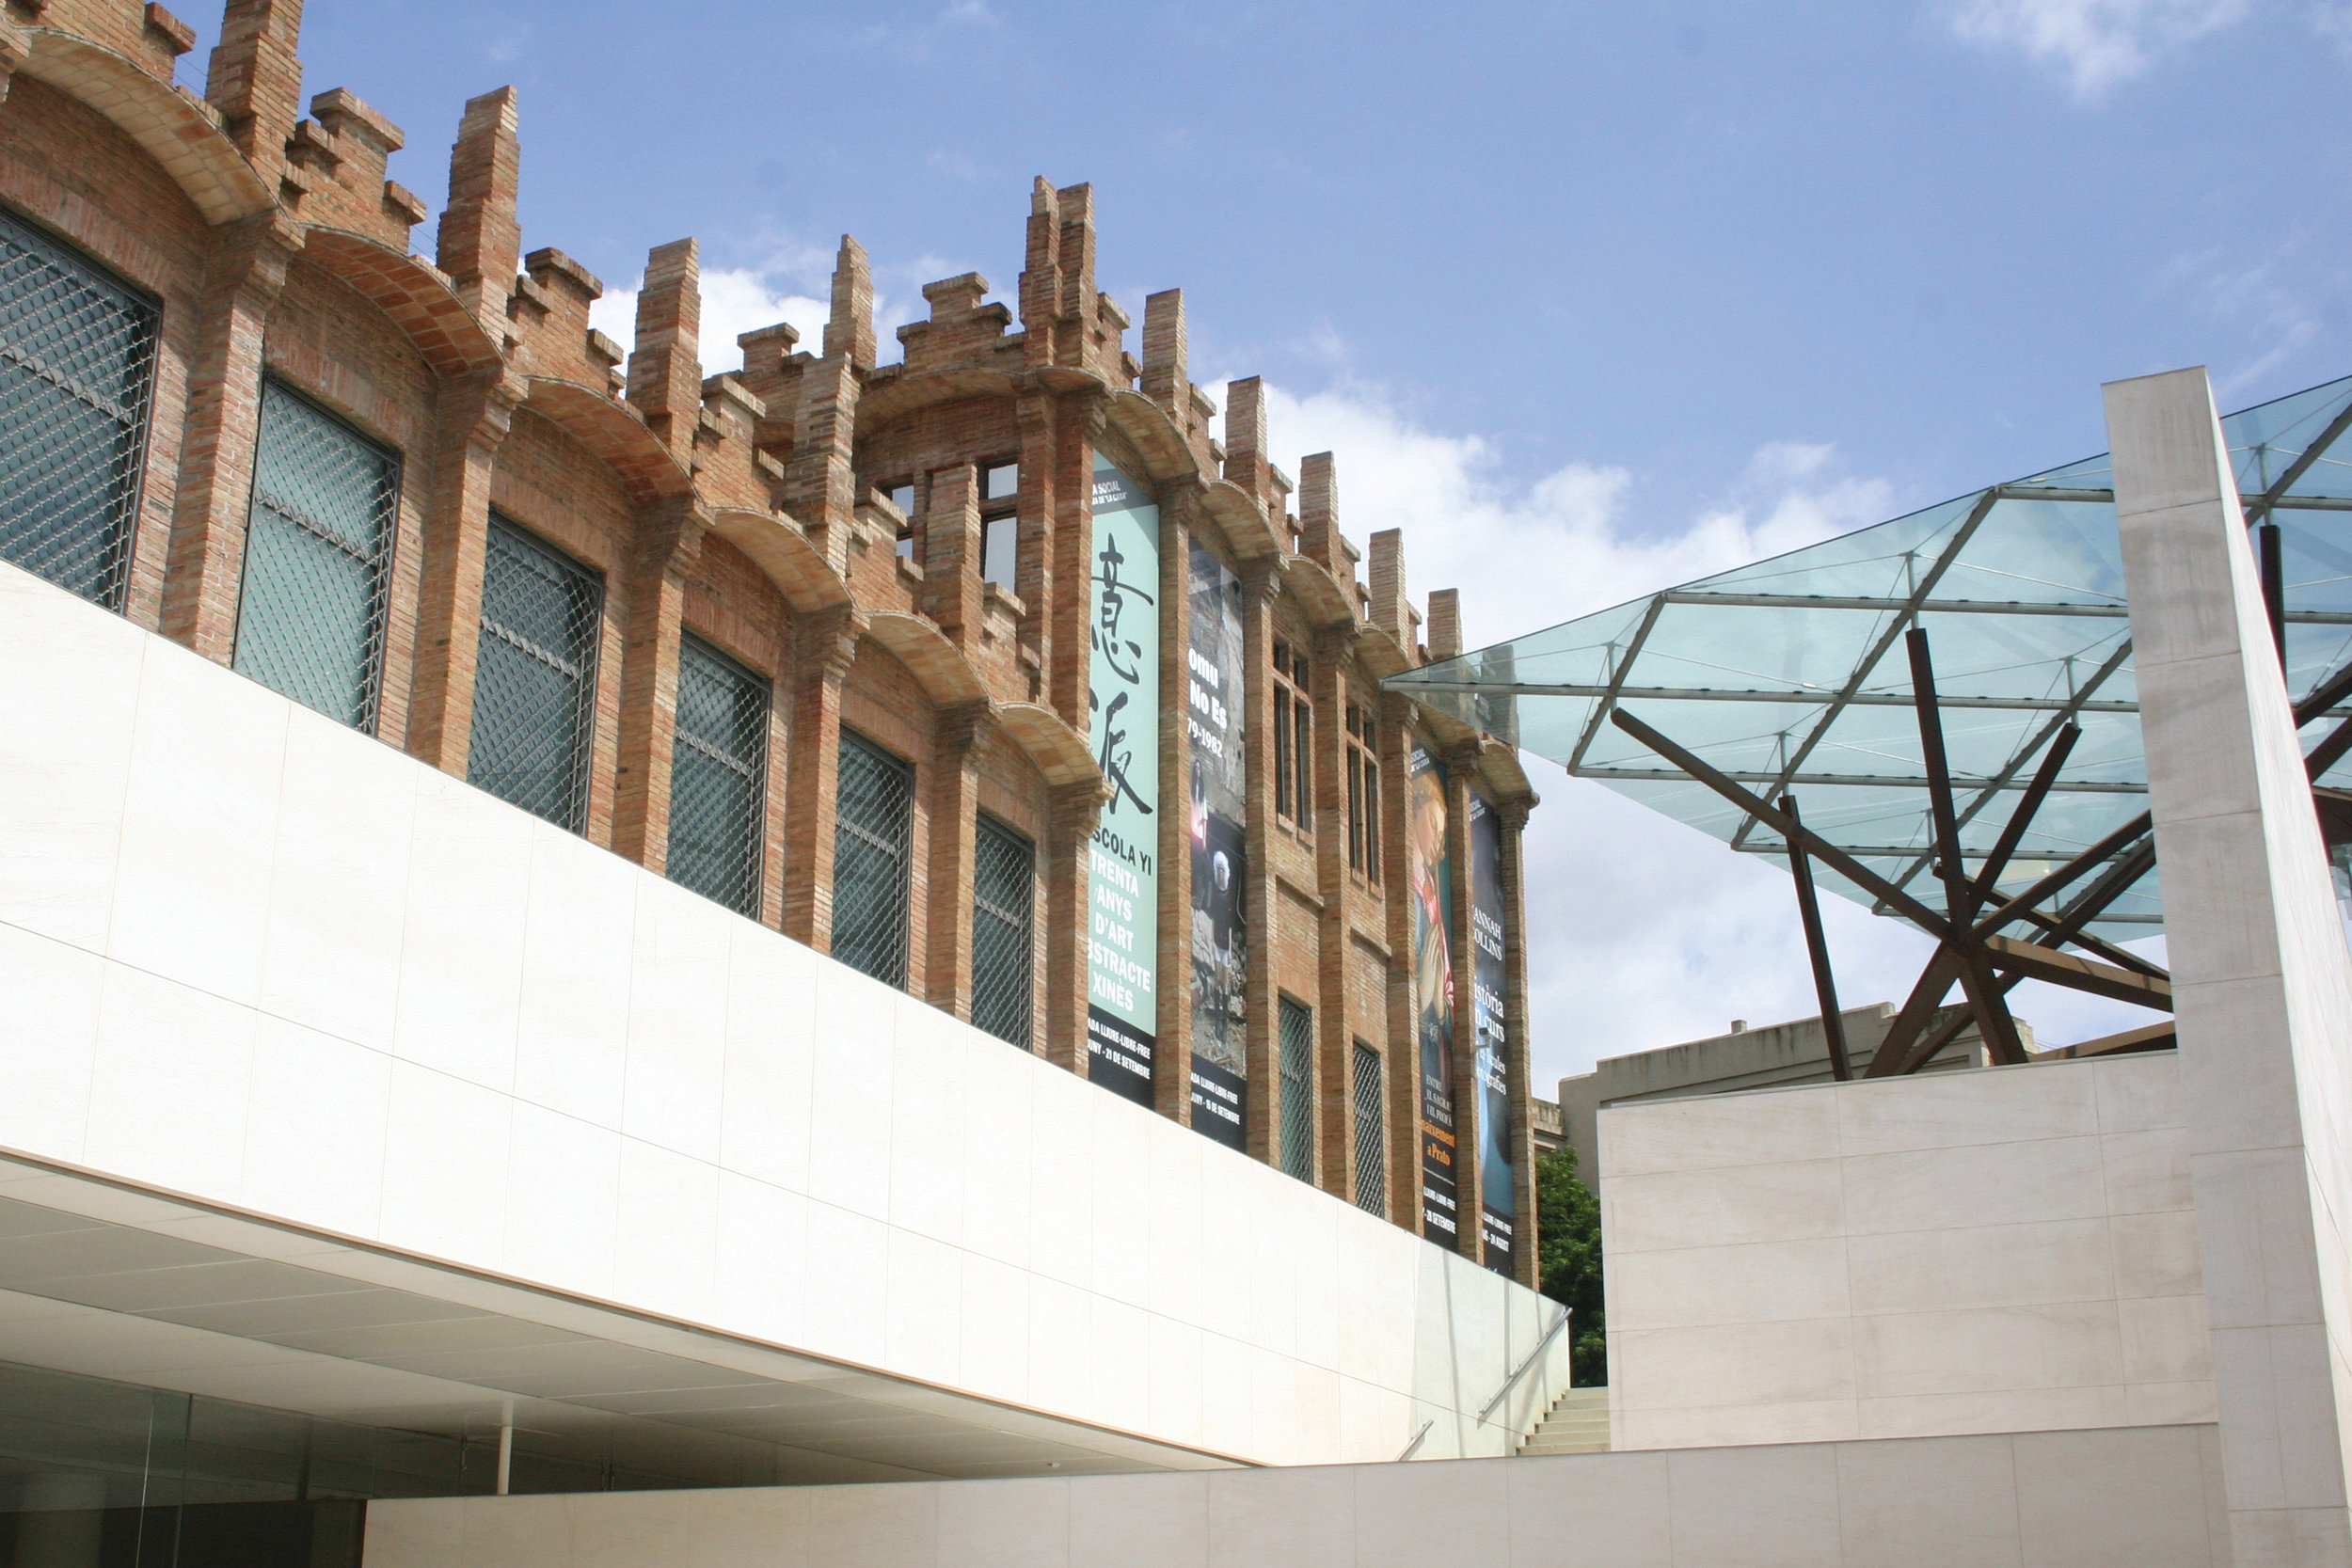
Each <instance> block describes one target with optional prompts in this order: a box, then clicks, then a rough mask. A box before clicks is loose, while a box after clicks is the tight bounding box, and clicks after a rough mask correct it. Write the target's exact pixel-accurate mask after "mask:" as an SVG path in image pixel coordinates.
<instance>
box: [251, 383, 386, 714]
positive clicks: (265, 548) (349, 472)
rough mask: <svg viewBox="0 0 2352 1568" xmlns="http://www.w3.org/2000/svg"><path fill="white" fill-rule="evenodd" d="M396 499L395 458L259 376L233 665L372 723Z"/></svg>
mask: <svg viewBox="0 0 2352 1568" xmlns="http://www.w3.org/2000/svg"><path fill="white" fill-rule="evenodd" d="M399 505H400V459H399V458H398V457H396V456H394V455H393V454H392V453H390V452H389V451H385V450H384V449H383V448H381V447H379V446H377V445H376V444H375V443H374V442H373V441H371V440H369V439H368V438H367V437H366V436H361V435H360V434H359V433H358V431H356V430H353V429H352V428H351V427H350V426H349V425H346V424H344V423H343V422H342V420H339V419H336V418H335V417H334V416H333V415H331V414H329V413H327V412H326V411H325V410H324V409H321V408H319V407H317V406H316V405H314V404H311V403H310V401H309V400H307V399H305V398H303V397H301V396H299V395H298V394H296V393H294V392H292V391H289V390H288V389H286V388H283V387H280V386H279V385H278V383H277V382H275V381H265V382H263V383H262V428H261V435H260V436H259V437H258V439H257V440H256V441H255V443H254V451H253V504H252V507H251V509H250V511H249V512H248V514H247V516H248V523H247V526H246V540H245V587H244V591H243V593H242V594H240V595H239V596H238V600H237V648H236V654H235V657H234V659H233V660H232V662H233V663H234V664H235V666H236V668H237V670H238V671H239V673H243V674H246V675H250V676H252V677H253V678H254V679H255V680H257V681H260V682H261V683H262V685H263V686H266V687H268V688H269V689H271V690H273V691H278V692H283V693H284V694H285V695H287V696H289V697H292V698H293V699H294V701H295V702H297V703H300V704H301V705H303V706H305V707H310V708H316V709H317V710H318V711H319V712H321V713H324V714H326V716H327V717H328V718H329V719H334V720H338V721H341V722H342V723H345V724H349V725H351V726H352V727H353V728H355V729H361V730H373V728H374V727H375V699H376V693H377V690H378V689H379V688H380V687H381V686H382V684H383V673H384V604H385V590H386V586H387V583H388V581H389V578H390V575H391V574H390V570H389V568H390V566H391V560H392V536H393V532H394V523H393V518H394V515H395V513H396V512H397V510H398V508H399Z"/></svg>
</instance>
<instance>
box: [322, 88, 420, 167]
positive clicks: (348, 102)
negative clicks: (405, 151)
mask: <svg viewBox="0 0 2352 1568" xmlns="http://www.w3.org/2000/svg"><path fill="white" fill-rule="evenodd" d="M310 113H311V114H313V115H315V116H316V117H317V118H318V122H319V123H320V124H321V125H324V126H326V128H327V129H328V130H329V131H332V132H334V133H335V134H336V135H339V136H340V135H345V134H347V133H350V132H354V131H356V132H358V134H359V135H363V136H367V137H370V138H372V139H373V140H374V141H375V142H376V143H377V144H378V145H380V146H381V147H382V148H383V150H385V151H387V152H397V151H399V150H401V149H402V148H404V147H405V146H407V145H408V137H407V135H405V133H404V132H402V130H401V128H400V127H399V126H397V125H394V124H393V123H392V122H391V121H390V120H389V119H385V118H384V117H383V116H382V115H381V114H379V113H377V112H376V111H375V110H374V109H373V108H371V107H370V106H369V105H368V104H367V103H364V102H363V101H362V100H361V99H360V97H359V95H358V93H355V92H353V91H352V90H351V89H350V88H349V87H329V88H327V89H326V91H325V92H322V93H320V94H318V95H317V96H316V97H314V98H312V99H311V100H310Z"/></svg>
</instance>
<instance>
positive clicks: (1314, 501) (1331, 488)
mask: <svg viewBox="0 0 2352 1568" xmlns="http://www.w3.org/2000/svg"><path fill="white" fill-rule="evenodd" d="M1298 544H1299V552H1298V553H1299V554H1301V555H1303V556H1305V557H1306V558H1307V559H1308V560H1310V561H1311V562H1314V563H1315V564H1316V565H1318V566H1321V567H1322V568H1323V569H1324V570H1325V571H1327V572H1329V573H1330V574H1331V575H1332V576H1333V577H1335V578H1340V579H1341V580H1342V581H1343V582H1344V581H1350V580H1353V578H1354V577H1355V570H1354V568H1353V567H1352V566H1350V565H1349V564H1348V561H1347V556H1346V552H1345V550H1343V548H1342V547H1341V545H1340V478H1339V472H1338V468H1337V466H1336V465H1335V464H1334V463H1333V462H1332V460H1331V454H1330V453H1329V452H1327V451H1319V452H1316V453H1314V454H1313V455H1312V456H1310V457H1306V458H1302V459H1301V460H1300V461H1299V465H1298Z"/></svg>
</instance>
